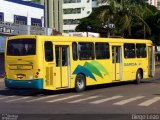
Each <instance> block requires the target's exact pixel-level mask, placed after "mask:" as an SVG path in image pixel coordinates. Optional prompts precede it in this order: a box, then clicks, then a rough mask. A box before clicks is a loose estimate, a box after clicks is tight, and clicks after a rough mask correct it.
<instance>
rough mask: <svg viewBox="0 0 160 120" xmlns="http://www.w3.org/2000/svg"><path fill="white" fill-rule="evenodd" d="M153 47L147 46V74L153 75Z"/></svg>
mask: <svg viewBox="0 0 160 120" xmlns="http://www.w3.org/2000/svg"><path fill="white" fill-rule="evenodd" d="M154 51H155V47H154V46H149V47H148V76H149V77H153V76H154V73H155V53H154Z"/></svg>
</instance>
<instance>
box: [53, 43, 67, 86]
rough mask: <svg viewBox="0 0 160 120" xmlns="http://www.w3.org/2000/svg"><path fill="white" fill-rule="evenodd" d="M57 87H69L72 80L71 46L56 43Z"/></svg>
mask: <svg viewBox="0 0 160 120" xmlns="http://www.w3.org/2000/svg"><path fill="white" fill-rule="evenodd" d="M55 55H56V88H57V89H61V88H68V87H69V80H70V52H69V46H62V45H56V46H55Z"/></svg>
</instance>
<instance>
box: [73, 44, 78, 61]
mask: <svg viewBox="0 0 160 120" xmlns="http://www.w3.org/2000/svg"><path fill="white" fill-rule="evenodd" d="M72 56H73V60H77V59H78V55H77V43H76V42H73V43H72Z"/></svg>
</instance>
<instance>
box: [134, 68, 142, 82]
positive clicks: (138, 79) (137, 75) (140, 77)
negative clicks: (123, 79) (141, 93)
mask: <svg viewBox="0 0 160 120" xmlns="http://www.w3.org/2000/svg"><path fill="white" fill-rule="evenodd" d="M141 80H142V73H141V71H140V70H137V73H136V80H135V83H136V84H140V83H141Z"/></svg>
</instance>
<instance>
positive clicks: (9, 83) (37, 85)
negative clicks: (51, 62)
mask: <svg viewBox="0 0 160 120" xmlns="http://www.w3.org/2000/svg"><path fill="white" fill-rule="evenodd" d="M5 86H6V87H8V88H31V89H32V88H33V89H43V79H35V80H11V79H7V78H5Z"/></svg>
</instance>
